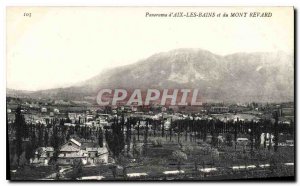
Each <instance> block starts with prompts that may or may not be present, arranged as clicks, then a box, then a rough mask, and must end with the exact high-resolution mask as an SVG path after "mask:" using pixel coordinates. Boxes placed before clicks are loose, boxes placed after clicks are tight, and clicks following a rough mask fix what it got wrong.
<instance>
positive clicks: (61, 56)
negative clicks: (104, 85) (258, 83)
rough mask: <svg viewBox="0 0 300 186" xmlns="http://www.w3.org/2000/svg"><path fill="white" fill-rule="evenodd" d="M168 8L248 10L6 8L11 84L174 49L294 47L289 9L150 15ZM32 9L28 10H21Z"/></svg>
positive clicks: (33, 84)
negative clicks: (261, 15) (262, 13)
mask: <svg viewBox="0 0 300 186" xmlns="http://www.w3.org/2000/svg"><path fill="white" fill-rule="evenodd" d="M171 11H173V12H174V11H198V12H199V11H201V12H216V13H219V12H220V13H223V12H229V13H230V12H244V11H245V9H242V8H238V9H228V8H227V9H224V8H223V9H222V8H198V9H197V8H190V9H189V8H182V9H179V8H169V9H167V8H100V7H99V8H96V7H94V8H87V7H86V8H80V7H76V8H75V7H72V8H66V7H65V8H58V7H52V8H37V7H36V8H30V7H24V8H17V7H10V8H8V9H7V88H13V89H22V90H40V89H48V88H56V87H65V86H69V85H73V84H76V83H77V82H81V81H84V80H86V79H88V78H91V77H93V76H95V75H97V74H99V73H100V72H101V71H102V70H104V69H107V68H112V67H116V66H120V65H126V64H130V63H134V62H136V61H138V60H140V59H144V58H147V57H149V56H151V55H153V54H155V53H158V52H165V51H169V50H172V49H176V48H202V49H205V50H209V51H211V52H213V53H216V54H220V55H226V54H231V53H236V52H276V51H284V52H287V53H290V54H292V53H293V11H292V9H288V8H286V9H280V8H273V9H260V10H258V9H257V8H252V9H248V10H247V12H250V11H271V12H272V17H271V18H216V17H215V18H164V17H163V18H157V17H156V18H153V17H152V18H149V17H145V13H146V12H149V13H168V12H171ZM24 12H30V13H31V17H26V16H24Z"/></svg>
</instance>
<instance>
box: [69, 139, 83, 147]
mask: <svg viewBox="0 0 300 186" xmlns="http://www.w3.org/2000/svg"><path fill="white" fill-rule="evenodd" d="M70 141H71V142H73V143H75V144H76V145H78V146H81V143H79V142H78V141H76V140H75V139H74V138H71V139H70Z"/></svg>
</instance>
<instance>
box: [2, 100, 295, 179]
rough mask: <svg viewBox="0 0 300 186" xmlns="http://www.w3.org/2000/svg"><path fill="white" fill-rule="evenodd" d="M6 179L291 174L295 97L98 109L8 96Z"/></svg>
mask: <svg viewBox="0 0 300 186" xmlns="http://www.w3.org/2000/svg"><path fill="white" fill-rule="evenodd" d="M6 104H7V132H8V136H7V140H8V143H9V146H8V148H9V149H8V158H9V162H10V165H9V166H10V167H9V171H10V177H11V180H234V179H248V178H272V177H293V176H294V172H295V166H294V162H295V157H294V154H295V153H294V152H295V149H294V139H295V135H294V134H295V130H294V129H295V120H294V118H295V116H294V102H287V103H257V102H249V103H203V104H202V105H201V106H161V105H155V104H153V105H147V106H134V105H132V106H126V105H119V106H118V105H116V106H102V107H101V106H99V105H97V104H96V103H95V104H90V103H84V102H75V101H67V100H54V99H38V98H36V99H34V98H25V97H21V98H18V97H7V102H6Z"/></svg>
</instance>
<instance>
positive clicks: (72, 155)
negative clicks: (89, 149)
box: [58, 150, 87, 158]
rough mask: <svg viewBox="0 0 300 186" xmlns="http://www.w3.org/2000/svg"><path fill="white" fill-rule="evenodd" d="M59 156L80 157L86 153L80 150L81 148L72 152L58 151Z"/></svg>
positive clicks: (85, 155)
mask: <svg viewBox="0 0 300 186" xmlns="http://www.w3.org/2000/svg"><path fill="white" fill-rule="evenodd" d="M58 157H59V158H82V157H87V154H86V153H85V152H84V151H82V150H79V151H78V152H74V153H66V154H64V153H60V154H59V155H58Z"/></svg>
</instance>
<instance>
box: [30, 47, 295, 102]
mask: <svg viewBox="0 0 300 186" xmlns="http://www.w3.org/2000/svg"><path fill="white" fill-rule="evenodd" d="M101 88H126V89H134V88H141V89H147V88H158V89H163V88H198V89H199V90H200V92H201V94H202V96H203V97H204V98H205V100H206V101H230V102H248V101H259V102H272V101H293V100H294V97H293V96H294V63H293V56H291V55H288V54H285V53H283V52H275V53H271V52H267V53H265V52H256V53H234V54H229V55H224V56H222V55H217V54H213V53H212V52H210V51H207V50H202V49H189V48H184V49H175V50H171V51H168V52H162V53H157V54H154V55H151V56H150V57H148V58H145V59H143V60H139V61H137V62H136V63H133V64H129V65H125V66H120V67H116V68H112V69H107V70H105V71H103V72H101V73H99V74H98V75H96V76H94V77H93V78H91V79H88V80H86V81H83V82H82V83H80V84H79V85H77V86H71V87H67V88H57V89H50V90H41V91H35V92H33V93H30V94H31V95H32V96H34V97H35V96H40V97H47V96H48V97H50V98H55V99H61V98H63V99H85V97H86V96H96V95H97V91H98V90H99V89H101Z"/></svg>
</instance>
